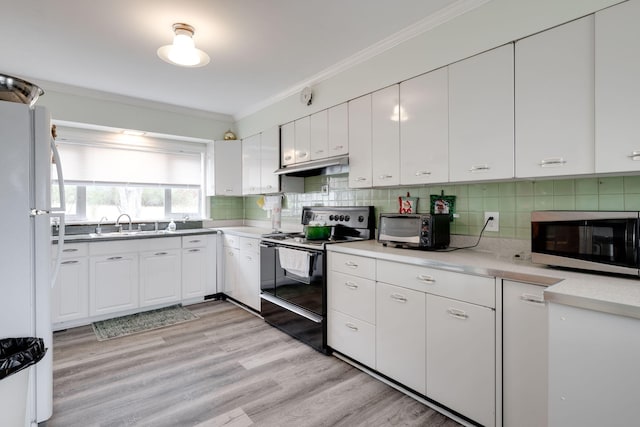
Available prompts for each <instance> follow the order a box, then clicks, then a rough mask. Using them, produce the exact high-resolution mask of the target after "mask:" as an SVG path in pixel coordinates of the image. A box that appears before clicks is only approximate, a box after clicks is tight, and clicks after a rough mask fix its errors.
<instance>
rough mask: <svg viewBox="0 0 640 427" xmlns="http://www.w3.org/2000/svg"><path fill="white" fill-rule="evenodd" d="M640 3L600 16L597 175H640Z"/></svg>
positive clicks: (597, 32) (597, 26)
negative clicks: (639, 173)
mask: <svg viewBox="0 0 640 427" xmlns="http://www.w3.org/2000/svg"><path fill="white" fill-rule="evenodd" d="M638 19H640V2H638V1H630V2H625V3H622V4H619V5H616V6H613V7H610V8H608V9H605V10H603V11H601V12H598V13H596V17H595V64H596V67H595V73H596V74H595V90H596V93H595V99H596V104H595V109H596V114H595V117H596V126H595V132H596V136H595V141H596V142H595V151H596V156H595V159H596V160H595V162H596V172H597V173H601V172H626V171H637V170H640V120H638V118H639V117H640V102H638V99H639V98H640V78H639V77H640V56H639V55H638V52H640V26H638Z"/></svg>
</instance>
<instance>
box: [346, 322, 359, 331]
mask: <svg viewBox="0 0 640 427" xmlns="http://www.w3.org/2000/svg"><path fill="white" fill-rule="evenodd" d="M344 325H345V326H346V327H347V328H349V329H351V330H352V331H357V330H358V327H357V326H356V325H354V324H353V323H345V324H344Z"/></svg>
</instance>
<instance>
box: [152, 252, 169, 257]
mask: <svg viewBox="0 0 640 427" xmlns="http://www.w3.org/2000/svg"><path fill="white" fill-rule="evenodd" d="M154 255H155V256H164V255H168V252H156V253H155V254H154Z"/></svg>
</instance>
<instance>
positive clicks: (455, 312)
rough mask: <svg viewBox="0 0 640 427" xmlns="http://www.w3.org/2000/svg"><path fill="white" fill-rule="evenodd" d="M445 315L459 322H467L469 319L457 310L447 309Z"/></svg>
mask: <svg viewBox="0 0 640 427" xmlns="http://www.w3.org/2000/svg"><path fill="white" fill-rule="evenodd" d="M447 313H449V316H451V317H455V318H456V319H460V320H467V319H468V318H469V315H468V314H467V313H465V312H464V311H462V310H458V309H457V308H449V309H447Z"/></svg>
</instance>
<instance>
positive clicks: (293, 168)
mask: <svg viewBox="0 0 640 427" xmlns="http://www.w3.org/2000/svg"><path fill="white" fill-rule="evenodd" d="M348 171H349V155H348V154H345V155H344V156H336V157H330V158H328V159H320V160H312V161H310V162H304V163H296V164H293V165H287V166H284V167H281V168H280V169H278V170H276V171H275V172H274V173H275V174H276V175H290V176H303V177H304V176H316V175H334V174H338V173H345V172H348Z"/></svg>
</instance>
